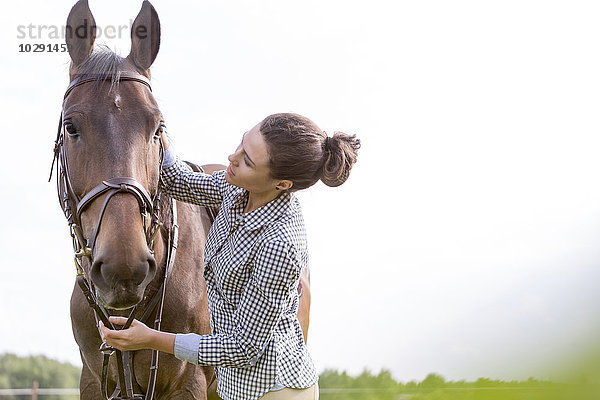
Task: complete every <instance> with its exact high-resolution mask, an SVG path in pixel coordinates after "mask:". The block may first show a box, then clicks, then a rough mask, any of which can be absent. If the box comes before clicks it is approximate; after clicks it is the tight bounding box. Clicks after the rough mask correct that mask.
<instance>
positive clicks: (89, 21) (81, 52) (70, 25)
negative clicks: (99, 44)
mask: <svg viewBox="0 0 600 400" xmlns="http://www.w3.org/2000/svg"><path fill="white" fill-rule="evenodd" d="M65 36H66V42H67V49H68V50H69V55H70V56H71V60H72V61H73V65H75V66H76V65H79V64H81V63H82V62H83V61H84V60H85V59H86V58H88V57H89V55H90V53H91V52H92V48H93V47H94V40H95V39H96V21H95V20H94V16H93V15H92V12H91V11H90V6H89V5H88V0H79V1H78V2H77V3H75V5H74V6H73V8H71V12H70V13H69V16H68V17H67V28H66V31H65Z"/></svg>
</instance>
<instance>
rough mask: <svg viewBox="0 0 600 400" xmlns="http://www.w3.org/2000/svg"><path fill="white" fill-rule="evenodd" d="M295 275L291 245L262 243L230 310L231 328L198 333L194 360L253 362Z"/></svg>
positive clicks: (227, 363) (293, 291) (293, 286)
mask: <svg viewBox="0 0 600 400" xmlns="http://www.w3.org/2000/svg"><path fill="white" fill-rule="evenodd" d="M299 279H300V263H299V262H298V257H297V255H296V251H295V249H294V248H293V246H292V245H290V244H289V243H286V242H282V241H273V242H267V243H263V244H262V245H261V246H260V247H259V249H258V251H257V255H256V259H255V263H254V267H253V272H252V276H251V279H250V281H249V283H248V285H247V286H246V288H245V289H244V292H243V293H242V296H241V299H240V303H239V306H238V308H237V309H236V311H235V313H234V318H235V322H236V325H235V328H234V330H233V332H231V333H229V334H212V335H202V336H199V337H198V338H197V340H198V342H197V343H198V364H200V365H212V366H218V367H233V368H245V367H250V366H252V365H254V364H255V363H256V362H257V361H258V359H259V358H260V356H261V355H262V354H263V352H264V351H265V349H266V347H267V346H268V345H269V343H270V341H271V340H272V337H273V332H274V330H275V328H276V326H277V324H278V322H279V320H280V318H281V316H282V314H283V313H284V311H285V310H286V308H287V307H289V305H290V304H291V301H292V299H293V296H295V295H296V296H297V287H298V280H299Z"/></svg>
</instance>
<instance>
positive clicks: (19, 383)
mask: <svg viewBox="0 0 600 400" xmlns="http://www.w3.org/2000/svg"><path fill="white" fill-rule="evenodd" d="M79 375H80V369H79V368H77V367H75V366H73V365H71V364H68V363H61V362H58V361H54V360H51V359H49V358H47V357H45V356H30V357H18V356H16V355H14V354H10V353H8V354H1V355H0V388H3V389H23V388H30V387H31V386H32V384H33V381H38V383H39V387H40V388H77V387H79ZM13 398H14V399H15V400H16V399H17V397H16V396H13ZM61 398H62V396H44V400H59V399H61ZM8 399H11V397H3V400H8ZM11 400H12V399H11Z"/></svg>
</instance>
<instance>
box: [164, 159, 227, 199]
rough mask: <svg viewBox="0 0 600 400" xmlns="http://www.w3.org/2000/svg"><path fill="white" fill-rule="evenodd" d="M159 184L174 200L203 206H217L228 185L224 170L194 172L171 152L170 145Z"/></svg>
mask: <svg viewBox="0 0 600 400" xmlns="http://www.w3.org/2000/svg"><path fill="white" fill-rule="evenodd" d="M159 185H160V188H161V190H163V191H164V192H165V193H166V194H167V195H168V196H170V197H173V198H174V199H176V200H179V201H183V202H186V203H192V204H198V205H201V206H205V207H215V206H219V205H220V204H221V202H222V201H223V193H224V192H225V190H227V187H228V186H229V184H228V183H227V181H225V171H216V172H214V173H213V174H212V175H209V174H204V173H202V172H194V171H193V170H192V169H191V168H190V166H189V165H187V164H186V163H184V162H182V161H181V160H179V158H178V157H177V156H175V155H174V154H173V152H172V149H171V148H170V147H169V148H168V149H167V151H166V153H165V158H164V160H163V165H162V170H161V173H160V183H159Z"/></svg>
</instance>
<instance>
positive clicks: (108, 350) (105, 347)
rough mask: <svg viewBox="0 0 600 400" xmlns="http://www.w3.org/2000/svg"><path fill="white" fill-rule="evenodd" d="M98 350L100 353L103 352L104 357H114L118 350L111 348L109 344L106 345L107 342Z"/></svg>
mask: <svg viewBox="0 0 600 400" xmlns="http://www.w3.org/2000/svg"><path fill="white" fill-rule="evenodd" d="M98 350H100V352H102V354H104V355H109V356H112V355H113V354H114V352H115V350H116V349H115V348H114V347H112V346H109V345H108V344H106V342H104V341H103V342H102V344H101V345H100V348H99V349H98Z"/></svg>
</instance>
